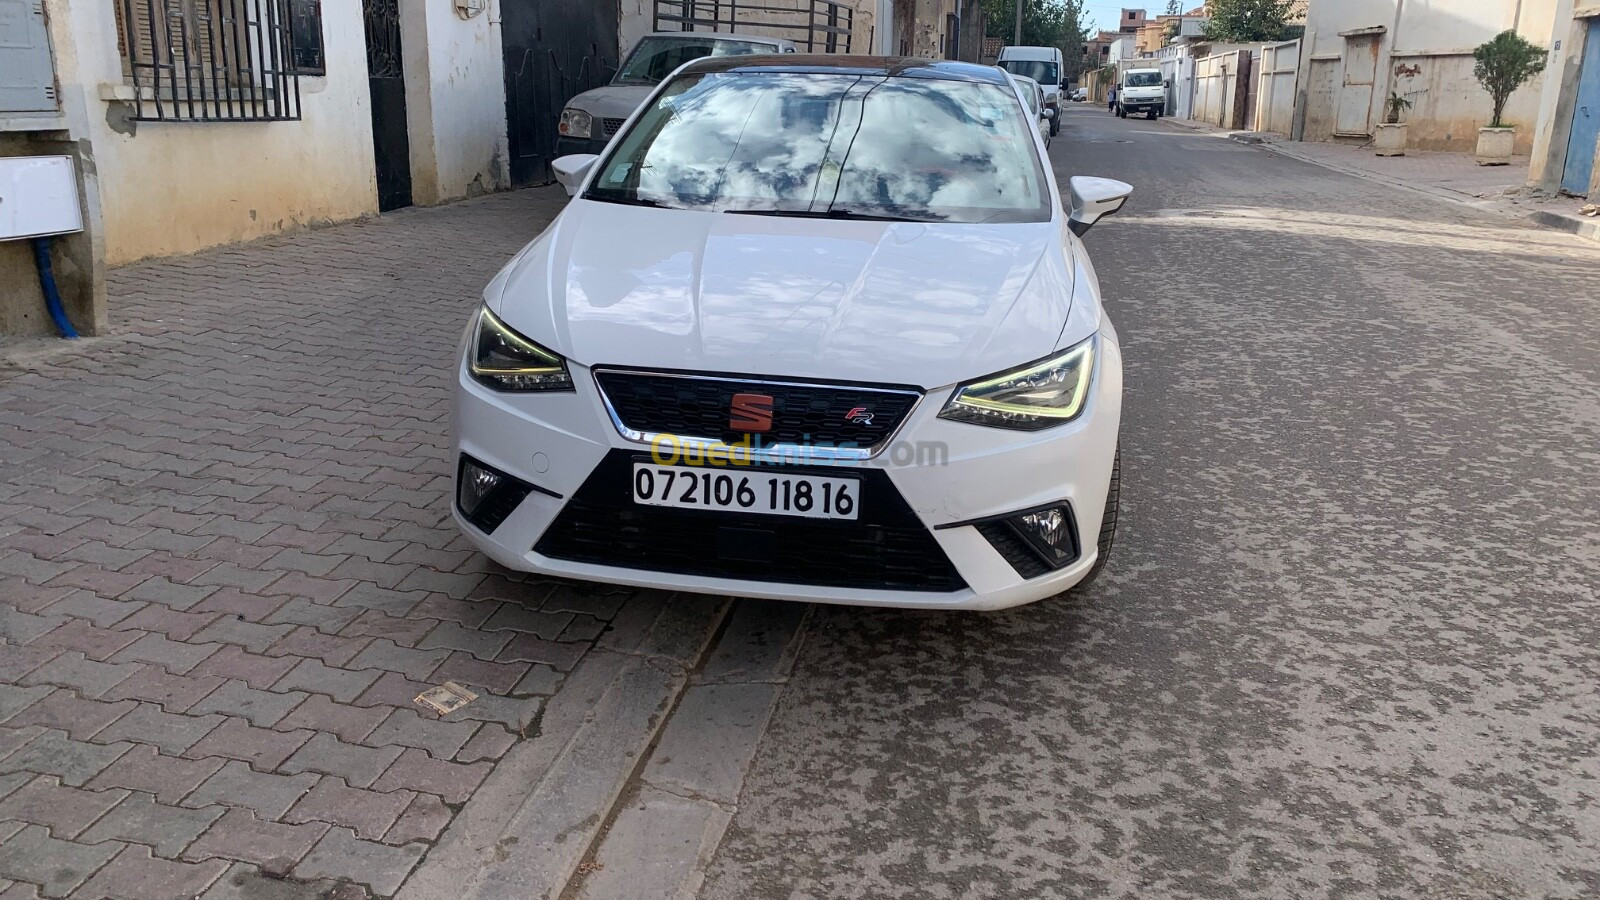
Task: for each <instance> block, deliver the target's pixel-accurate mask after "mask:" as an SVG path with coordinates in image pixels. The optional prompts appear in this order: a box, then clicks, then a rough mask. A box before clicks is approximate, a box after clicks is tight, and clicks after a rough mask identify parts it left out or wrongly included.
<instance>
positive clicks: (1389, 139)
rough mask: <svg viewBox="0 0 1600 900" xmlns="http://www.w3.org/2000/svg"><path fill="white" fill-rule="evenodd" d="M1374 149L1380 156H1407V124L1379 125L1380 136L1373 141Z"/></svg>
mask: <svg viewBox="0 0 1600 900" xmlns="http://www.w3.org/2000/svg"><path fill="white" fill-rule="evenodd" d="M1373 148H1374V151H1373V152H1375V153H1377V154H1378V155H1379V156H1405V155H1406V123H1404V122H1400V123H1397V124H1394V125H1390V124H1387V123H1385V124H1382V125H1379V126H1378V136H1377V137H1376V138H1375V139H1374V140H1373Z"/></svg>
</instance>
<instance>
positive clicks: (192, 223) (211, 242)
mask: <svg viewBox="0 0 1600 900" xmlns="http://www.w3.org/2000/svg"><path fill="white" fill-rule="evenodd" d="M47 2H48V5H49V7H50V9H51V11H52V13H53V14H54V15H58V16H65V17H66V18H67V20H68V22H69V23H70V24H69V28H70V31H71V34H72V37H73V42H74V44H75V45H76V59H75V65H72V66H65V65H61V64H60V63H59V62H58V67H57V76H58V78H59V79H61V80H63V81H66V80H72V81H74V82H75V83H76V84H77V85H78V86H79V87H80V88H81V89H82V90H83V92H84V94H85V96H86V97H87V98H89V100H88V102H89V104H90V106H91V107H97V109H95V108H92V109H90V110H89V115H88V128H87V131H88V133H87V135H86V137H87V138H88V140H89V142H90V144H91V145H92V146H93V148H94V149H93V153H94V164H95V167H96V170H97V171H98V174H99V180H100V204H101V214H102V217H103V229H104V236H105V254H106V257H105V258H106V262H107V263H108V264H110V265H113V266H114V265H118V264H122V263H127V262H132V261H134V260H138V259H143V258H146V257H152V256H169V255H173V254H180V253H190V252H193V251H196V250H201V249H204V248H206V247H213V246H217V245H219V244H228V243H233V242H237V241H244V240H250V239H252V238H258V237H262V236H264V235H269V234H275V233H278V232H282V231H287V230H292V229H296V228H304V227H308V226H313V225H319V224H323V223H328V222H337V221H343V220H347V219H353V218H357V217H359V216H362V215H367V214H371V213H375V212H376V211H377V189H376V185H375V183H374V179H373V171H374V170H373V151H372V132H371V128H372V124H371V121H372V120H371V114H370V111H369V102H368V98H367V70H366V51H365V46H366V39H365V31H364V26H363V24H362V16H361V6H360V4H358V3H324V4H323V11H322V15H323V45H324V48H325V54H326V68H327V74H326V75H325V76H316V77H306V76H302V77H301V78H300V96H301V103H302V120H301V121H298V122H204V123H194V122H136V121H133V120H131V118H130V112H131V109H132V106H131V104H130V103H127V102H124V101H120V100H110V101H107V100H105V99H104V98H105V97H117V96H121V97H124V98H131V96H132V93H131V88H128V87H126V86H125V84H126V82H125V80H124V77H123V73H122V59H121V55H120V52H119V51H118V49H117V25H116V19H115V16H114V15H113V12H112V6H111V4H110V3H100V2H94V0H47Z"/></svg>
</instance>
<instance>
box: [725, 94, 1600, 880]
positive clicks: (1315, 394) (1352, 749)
mask: <svg viewBox="0 0 1600 900" xmlns="http://www.w3.org/2000/svg"><path fill="white" fill-rule="evenodd" d="M1052 156H1053V158H1054V160H1055V164H1056V169H1057V173H1058V176H1060V177H1062V179H1063V181H1064V180H1065V176H1067V175H1071V174H1097V175H1107V176H1112V177H1116V178H1121V179H1124V180H1126V181H1129V182H1131V183H1133V184H1134V185H1135V186H1136V187H1137V192H1136V194H1135V196H1134V200H1133V201H1132V203H1131V205H1130V207H1129V209H1128V210H1127V211H1126V212H1125V213H1124V214H1123V215H1121V216H1120V217H1117V218H1114V219H1110V220H1107V221H1106V222H1105V223H1104V224H1102V225H1100V226H1098V227H1097V228H1096V229H1095V231H1094V232H1092V233H1091V235H1090V237H1089V240H1088V243H1089V245H1090V247H1091V249H1092V252H1093V253H1094V256H1095V260H1096V263H1097V265H1098V267H1099V271H1100V278H1101V283H1102V285H1103V287H1104V289H1105V291H1106V294H1107V297H1108V298H1109V302H1108V305H1109V308H1110V311H1111V315H1112V316H1113V317H1114V320H1115V322H1116V324H1117V327H1118V329H1119V331H1120V333H1121V335H1122V339H1123V344H1124V348H1125V354H1126V358H1127V390H1128V398H1127V405H1126V413H1125V421H1124V425H1123V448H1124V457H1125V459H1124V467H1125V483H1124V490H1123V504H1124V505H1123V512H1124V518H1123V520H1122V531H1121V534H1120V535H1119V539H1118V543H1117V549H1116V554H1115V556H1114V558H1113V560H1112V563H1111V566H1110V568H1109V570H1108V571H1107V573H1106V575H1105V576H1104V577H1103V578H1102V580H1101V581H1100V582H1098V583H1097V584H1096V585H1095V586H1094V588H1093V589H1092V590H1090V591H1088V592H1087V593H1084V594H1081V595H1078V596H1068V597H1060V598H1056V599H1054V600H1050V601H1046V602H1043V603H1039V604H1036V605H1033V606H1029V607H1024V608H1022V609H1018V610H1013V611H1009V612H1006V613H1002V614H938V613H904V612H887V611H871V610H860V609H843V608H824V607H818V608H816V609H815V610H814V611H813V615H812V617H811V619H810V622H809V627H808V633H807V635H806V637H805V644H804V646H803V648H802V650H801V653H800V657H799V660H798V663H797V668H796V673H795V677H794V678H793V679H792V681H791V682H790V684H789V685H788V687H787V689H786V690H785V692H784V694H783V695H782V697H781V699H780V700H779V703H778V707H777V711H776V713H775V715H774V718H773V720H772V723H771V726H770V728H769V729H768V731H767V733H766V736H765V737H764V739H763V740H762V743H761V745H760V749H759V750H758V753H757V757H756V761H755V764H754V767H753V769H752V771H751V772H750V775H749V777H748V778H747V780H746V782H745V787H744V793H743V795H742V796H741V799H740V802H739V805H738V812H737V814H736V816H735V818H734V821H733V824H732V826H731V827H730V828H729V830H728V832H727V834H726V837H725V839H724V841H723V843H722V845H721V847H720V848H719V850H718V851H717V853H716V855H715V857H714V860H713V862H712V865H711V869H710V872H709V875H708V877H707V879H706V881H705V884H704V888H703V896H705V897H709V898H718V900H720V898H837V897H874V898H879V897H1079V896H1083V897H1101V896H1104V897H1141V898H1148V897H1353V896H1363V897H1365V896H1391V897H1429V898H1455V897H1569V896H1571V897H1576V896H1585V895H1586V896H1595V895H1596V894H1600V809H1597V800H1596V798H1597V797H1600V596H1597V595H1600V525H1597V519H1600V246H1596V245H1593V244H1586V243H1584V242H1582V241H1580V240H1578V239H1576V238H1571V237H1568V236H1566V235H1561V234H1557V233H1554V232H1550V231H1542V230H1536V229H1533V228H1522V227H1518V226H1516V225H1508V224H1507V223H1505V222H1503V221H1501V220H1495V219H1488V218H1485V217H1484V216H1483V215H1481V214H1480V213H1478V212H1477V211H1474V210H1469V209H1465V208H1461V207H1455V206H1452V205H1448V204H1444V203H1441V202H1437V201H1434V200H1432V199H1429V198H1424V197H1421V196H1417V195H1413V194H1410V193H1407V192H1397V191H1394V190H1391V189H1388V188H1385V187H1382V186H1379V185H1376V184H1373V183H1370V182H1366V181H1362V180H1359V179H1354V178H1350V177H1347V176H1343V175H1338V174H1334V173H1330V172H1328V171H1325V170H1323V169H1319V168H1316V167H1314V166H1311V165H1308V164H1304V163H1301V162H1297V161H1295V160H1291V159H1286V158H1282V157H1279V156H1276V155H1273V154H1271V153H1270V152H1268V151H1264V150H1261V149H1258V148H1252V147H1246V146H1242V145H1238V144H1234V143H1231V142H1229V141H1227V140H1225V139H1221V138H1217V137H1208V136H1202V135H1198V134H1195V133H1192V132H1188V131H1184V130H1182V129H1179V128H1177V127H1175V126H1171V125H1168V124H1166V123H1151V122H1144V121H1137V120H1127V121H1120V120H1116V119H1113V118H1111V117H1110V116H1108V115H1106V114H1105V113H1104V111H1103V110H1096V109H1091V108H1088V107H1086V106H1074V107H1073V108H1072V109H1071V111H1070V112H1069V114H1068V116H1067V118H1066V120H1065V130H1064V132H1063V135H1062V137H1061V138H1060V139H1058V140H1057V142H1056V144H1055V146H1054V148H1053V151H1052Z"/></svg>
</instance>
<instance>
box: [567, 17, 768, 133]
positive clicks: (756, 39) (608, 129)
mask: <svg viewBox="0 0 1600 900" xmlns="http://www.w3.org/2000/svg"><path fill="white" fill-rule="evenodd" d="M796 49H797V48H796V47H795V43H794V42H793V41H788V40H784V39H782V38H771V37H761V36H759V35H749V34H707V33H704V32H691V31H658V32H656V33H654V34H647V35H645V36H644V37H642V38H640V39H639V43H637V44H635V45H633V51H632V52H631V53H629V54H628V58H627V59H626V60H624V61H623V63H622V66H621V68H619V69H617V75H616V77H615V78H613V79H611V83H610V84H608V85H606V86H605V87H597V88H595V89H594V90H590V91H584V92H583V93H581V94H579V95H578V96H576V97H573V98H572V99H571V100H568V101H567V106H566V108H565V109H563V110H561V120H560V122H559V123H558V124H557V126H556V131H557V137H556V156H567V155H570V154H575V153H595V154H598V153H600V151H602V150H604V149H605V146H606V142H607V141H609V140H611V136H612V135H614V134H616V133H617V129H618V128H621V127H622V123H623V122H625V121H627V119H628V117H629V116H631V115H633V111H634V110H636V109H638V108H639V105H640V104H641V103H643V102H644V101H645V100H646V99H647V98H648V97H649V96H650V94H651V92H652V91H654V90H655V89H656V85H658V84H660V83H661V81H662V79H664V78H666V77H667V76H668V75H671V74H672V73H673V71H674V70H676V69H677V68H678V67H679V66H681V65H683V64H684V63H686V62H689V61H690V60H694V59H700V58H701V57H704V56H745V55H750V54H756V53H794V52H795V50H796Z"/></svg>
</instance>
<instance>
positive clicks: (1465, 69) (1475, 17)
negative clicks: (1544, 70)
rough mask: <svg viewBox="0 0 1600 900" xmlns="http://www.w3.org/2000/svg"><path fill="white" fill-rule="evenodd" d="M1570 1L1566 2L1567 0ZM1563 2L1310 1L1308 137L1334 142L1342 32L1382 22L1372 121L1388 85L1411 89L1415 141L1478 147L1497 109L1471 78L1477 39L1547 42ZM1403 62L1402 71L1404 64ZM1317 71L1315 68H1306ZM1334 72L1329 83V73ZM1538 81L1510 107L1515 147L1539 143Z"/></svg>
mask: <svg viewBox="0 0 1600 900" xmlns="http://www.w3.org/2000/svg"><path fill="white" fill-rule="evenodd" d="M1561 2H1564V0H1561ZM1557 4H1558V0H1338V2H1315V3H1312V4H1311V6H1310V9H1309V12H1308V15H1307V20H1306V30H1307V34H1306V43H1307V46H1308V48H1309V55H1308V59H1310V60H1311V62H1310V69H1315V70H1317V71H1316V72H1315V77H1308V78H1307V79H1306V81H1307V84H1308V85H1309V86H1310V87H1311V88H1312V89H1311V90H1309V91H1308V93H1307V108H1306V116H1305V120H1306V129H1305V135H1304V136H1305V139H1307V140H1329V139H1331V137H1332V135H1333V131H1334V125H1335V122H1336V119H1337V110H1336V108H1335V107H1336V105H1337V104H1338V102H1339V96H1340V89H1339V84H1340V83H1341V81H1342V78H1343V74H1342V73H1343V65H1344V61H1343V59H1342V58H1341V57H1342V54H1343V53H1344V52H1345V49H1346V40H1345V38H1344V37H1342V36H1341V34H1340V33H1341V32H1347V31H1353V30H1356V29H1362V28H1371V27H1377V26H1381V27H1382V28H1383V29H1384V30H1383V33H1382V34H1381V35H1380V37H1379V49H1378V67H1377V77H1376V82H1375V84H1374V86H1373V90H1372V101H1371V103H1370V105H1369V108H1368V116H1367V121H1368V126H1369V128H1370V126H1372V125H1375V124H1376V123H1378V122H1379V121H1381V120H1382V119H1381V117H1382V113H1383V104H1384V101H1385V99H1386V98H1387V97H1388V96H1389V94H1390V92H1391V91H1393V92H1396V93H1399V94H1401V95H1402V96H1404V97H1406V98H1407V99H1408V100H1410V101H1411V103H1412V108H1411V109H1410V110H1408V111H1407V112H1406V113H1405V116H1404V120H1405V121H1407V122H1409V123H1410V125H1411V127H1410V129H1409V141H1410V144H1411V146H1413V147H1417V148H1419V149H1431V150H1458V151H1465V150H1470V149H1471V148H1472V147H1473V145H1474V144H1475V143H1476V142H1477V129H1478V128H1479V127H1480V126H1482V125H1487V124H1488V123H1489V119H1490V117H1491V113H1492V111H1493V105H1492V103H1491V101H1490V99H1489V95H1488V93H1487V92H1485V91H1484V90H1483V89H1482V88H1481V87H1480V86H1479V85H1478V83H1477V80H1476V79H1474V78H1473V76H1472V68H1473V59H1472V50H1473V48H1474V47H1476V46H1478V45H1479V44H1481V43H1483V42H1484V41H1487V40H1489V39H1490V38H1492V37H1494V36H1495V35H1496V34H1498V33H1500V32H1501V31H1504V30H1506V29H1515V30H1516V31H1517V32H1518V33H1520V34H1521V35H1522V36H1523V37H1526V38H1527V39H1528V40H1530V41H1533V42H1534V43H1535V44H1539V45H1541V46H1549V42H1550V32H1551V28H1552V25H1553V23H1554V21H1555V13H1556V6H1557ZM1401 67H1404V70H1403V71H1402V70H1401ZM1309 74H1310V72H1309V69H1308V75H1309ZM1330 79H1331V81H1330ZM1541 89H1542V82H1541V80H1540V79H1535V80H1534V81H1532V82H1530V83H1529V84H1528V85H1525V86H1524V87H1523V88H1522V89H1521V90H1519V91H1518V92H1517V93H1516V94H1514V95H1513V96H1512V98H1511V101H1510V103H1509V104H1508V105H1507V108H1506V119H1507V122H1508V123H1509V124H1512V125H1515V126H1517V128H1518V135H1517V150H1518V152H1519V153H1526V152H1528V150H1529V149H1530V148H1531V147H1532V145H1533V141H1534V136H1535V133H1536V131H1537V130H1538V129H1536V128H1535V127H1534V126H1535V124H1536V122H1537V119H1538V109H1539V95H1540V91H1541Z"/></svg>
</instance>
